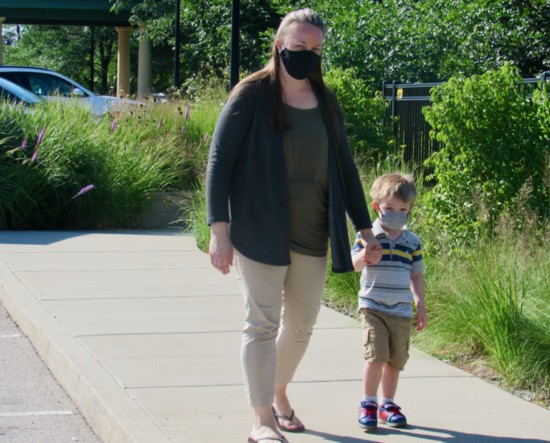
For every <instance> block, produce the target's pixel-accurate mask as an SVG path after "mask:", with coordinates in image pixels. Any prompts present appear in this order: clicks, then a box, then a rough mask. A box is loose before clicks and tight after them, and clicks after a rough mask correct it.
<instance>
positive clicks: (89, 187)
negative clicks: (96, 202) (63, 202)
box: [73, 185, 94, 199]
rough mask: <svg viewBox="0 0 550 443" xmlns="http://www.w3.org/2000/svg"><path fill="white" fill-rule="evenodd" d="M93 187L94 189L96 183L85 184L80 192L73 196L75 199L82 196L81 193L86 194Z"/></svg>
mask: <svg viewBox="0 0 550 443" xmlns="http://www.w3.org/2000/svg"><path fill="white" fill-rule="evenodd" d="M92 189H94V185H88V186H84V187H83V188H82V189H81V190H80V191H78V193H77V194H76V195H75V196H74V197H73V199H74V198H77V197H80V196H81V195H84V194H86V192H89V191H91V190H92Z"/></svg>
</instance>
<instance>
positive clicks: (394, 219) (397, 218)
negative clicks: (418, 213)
mask: <svg viewBox="0 0 550 443" xmlns="http://www.w3.org/2000/svg"><path fill="white" fill-rule="evenodd" d="M408 219H409V213H408V212H399V211H388V212H386V213H385V214H384V213H383V212H382V210H380V222H381V223H382V224H383V225H384V226H385V227H386V228H388V229H391V230H392V231H398V230H399V229H403V226H405V225H406V224H407V220H408Z"/></svg>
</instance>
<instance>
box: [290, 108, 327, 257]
mask: <svg viewBox="0 0 550 443" xmlns="http://www.w3.org/2000/svg"><path fill="white" fill-rule="evenodd" d="M285 110H286V111H287V112H288V123H289V125H290V128H289V129H288V130H287V131H286V134H285V136H284V141H283V143H284V151H285V162H286V173H287V184H288V201H289V239H290V249H291V250H292V251H295V252H298V253H300V254H304V255H309V256H313V257H324V256H325V255H327V253H328V209H327V201H328V136H327V131H326V128H325V124H324V121H323V115H322V113H321V109H320V108H319V107H316V108H313V109H298V108H293V107H291V106H288V105H286V106H285Z"/></svg>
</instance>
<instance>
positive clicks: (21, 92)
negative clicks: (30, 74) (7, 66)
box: [0, 77, 46, 106]
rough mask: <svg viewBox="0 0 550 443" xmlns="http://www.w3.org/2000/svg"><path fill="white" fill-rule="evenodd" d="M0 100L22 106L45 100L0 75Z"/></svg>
mask: <svg viewBox="0 0 550 443" xmlns="http://www.w3.org/2000/svg"><path fill="white" fill-rule="evenodd" d="M0 100H1V101H8V102H10V103H14V104H21V105H23V106H34V105H37V104H41V103H44V102H45V101H46V100H45V99H43V98H42V97H39V96H38V95H36V94H33V93H32V92H31V91H29V90H27V89H25V88H23V87H21V86H19V85H16V84H15V83H12V82H10V81H9V80H6V79H5V78H1V77H0Z"/></svg>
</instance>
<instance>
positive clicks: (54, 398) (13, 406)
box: [0, 303, 101, 443]
mask: <svg viewBox="0 0 550 443" xmlns="http://www.w3.org/2000/svg"><path fill="white" fill-rule="evenodd" d="M0 368H1V370H0V442H2V443H53V442H55V443H69V442H71V443H101V440H100V439H99V438H98V437H97V436H96V435H95V434H94V432H93V431H92V430H91V429H90V427H89V426H88V424H87V423H86V420H85V419H84V418H83V417H82V415H81V414H80V413H79V411H78V410H77V408H76V406H75V404H74V403H73V402H72V400H71V399H70V398H69V396H68V395H67V394H66V393H65V391H64V390H63V389H62V388H61V386H59V384H58V383H57V381H56V380H55V378H54V377H53V375H52V373H51V372H50V370H49V369H48V368H47V367H46V365H45V364H44V362H43V361H42V359H41V358H40V357H39V356H38V355H37V354H36V352H35V350H34V348H33V347H32V345H31V343H30V342H29V340H28V338H27V337H25V336H24V335H23V334H22V333H21V331H20V330H19V328H18V327H17V325H16V324H15V323H14V322H13V320H12V319H11V318H10V316H9V315H8V313H7V312H6V310H5V308H4V306H3V305H2V304H1V303H0Z"/></svg>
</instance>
